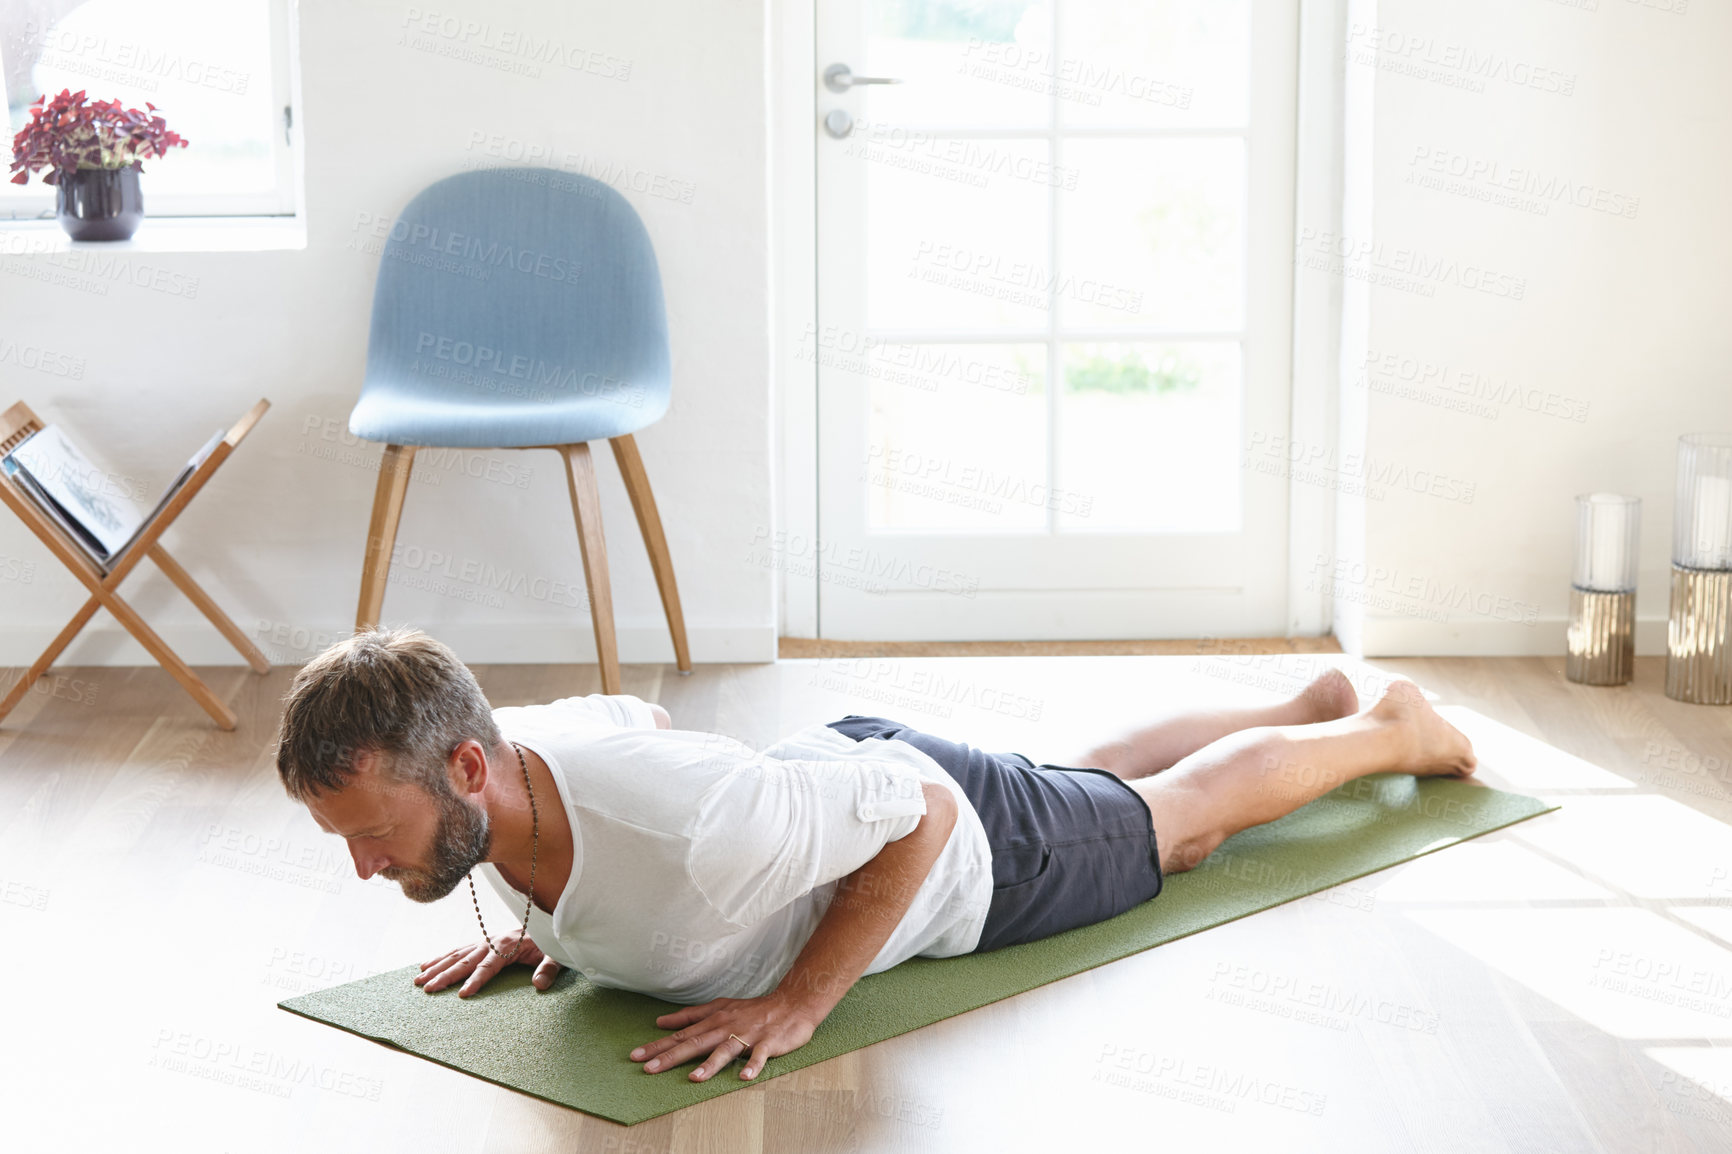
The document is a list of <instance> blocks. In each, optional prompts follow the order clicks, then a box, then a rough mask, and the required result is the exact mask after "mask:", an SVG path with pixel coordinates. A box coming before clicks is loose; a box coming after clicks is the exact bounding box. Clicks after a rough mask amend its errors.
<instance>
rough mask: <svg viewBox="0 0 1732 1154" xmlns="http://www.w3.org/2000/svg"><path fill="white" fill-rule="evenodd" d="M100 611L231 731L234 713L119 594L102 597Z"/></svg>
mask: <svg viewBox="0 0 1732 1154" xmlns="http://www.w3.org/2000/svg"><path fill="white" fill-rule="evenodd" d="M103 608H105V609H107V610H108V611H109V612H110V613H112V614H114V618H115V620H116V621H119V622H120V623H121V624H122V625H123V626H125V627H126V631H127V632H128V633H130V634H132V635H133V636H134V637H135V638H137V639H138V643H139V644H140V645H142V646H144V648H145V650H146V651H147V652H148V653H149V654H150V655H151V656H152V657H154V658H156V663H157V664H158V665H160V666H162V667H163V668H164V669H166V670H168V672H169V676H171V677H173V678H174V679H175V680H176V681H178V682H180V685H181V688H182V689H184V690H186V691H187V692H188V693H190V694H192V699H193V700H194V701H196V702H198V703H199V705H200V706H201V707H202V708H203V709H204V711H205V712H206V713H208V714H210V716H211V720H212V721H215V722H216V723H217V725H218V727H220V728H222V729H233V728H234V727H235V721H236V718H235V713H234V710H232V709H230V708H229V707H228V706H226V705H224V704H223V702H222V699H221V698H220V697H218V696H217V695H216V694H215V693H213V692H211V688H210V686H208V685H206V684H205V683H204V682H202V681H200V680H199V677H198V674H196V673H194V672H193V671H192V668H191V667H190V666H189V665H187V663H186V662H184V661H182V660H181V659H180V655H179V654H177V653H176V652H175V651H174V650H172V649H170V648H169V647H168V643H167V642H166V641H164V640H163V639H162V638H161V637H158V636H157V634H156V630H154V629H152V628H151V627H150V626H149V625H147V624H146V623H145V620H144V618H142V617H140V616H139V615H138V614H137V612H135V611H134V610H133V608H132V606H130V605H128V604H127V603H126V602H125V601H122V600H121V599H120V596H119V594H117V593H114V592H112V591H111V592H109V593H107V594H106V595H104V597H103Z"/></svg>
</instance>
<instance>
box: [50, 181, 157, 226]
mask: <svg viewBox="0 0 1732 1154" xmlns="http://www.w3.org/2000/svg"><path fill="white" fill-rule="evenodd" d="M54 187H55V188H56V189H57V190H58V192H57V194H56V196H55V207H56V211H57V213H58V215H59V217H60V227H61V228H63V229H65V230H66V235H67V236H69V237H71V238H72V239H73V240H128V239H130V238H131V236H132V234H133V233H135V232H137V231H138V226H139V224H140V222H142V221H143V220H144V194H143V193H142V192H140V191H139V188H138V166H137V165H134V166H132V167H131V168H80V169H78V170H77V171H75V172H62V173H61V174H60V179H59V181H57V182H56V183H55V185H54Z"/></svg>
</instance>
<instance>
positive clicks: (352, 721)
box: [277, 629, 501, 802]
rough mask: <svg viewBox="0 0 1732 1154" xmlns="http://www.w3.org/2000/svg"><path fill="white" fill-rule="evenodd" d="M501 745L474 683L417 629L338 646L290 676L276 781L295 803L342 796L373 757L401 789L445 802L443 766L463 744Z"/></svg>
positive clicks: (377, 632) (363, 636)
mask: <svg viewBox="0 0 1732 1154" xmlns="http://www.w3.org/2000/svg"><path fill="white" fill-rule="evenodd" d="M469 740H474V741H478V742H480V743H481V745H482V746H483V748H485V749H486V750H487V751H488V753H492V752H493V750H494V749H496V748H498V746H499V744H500V740H501V739H500V736H499V727H498V726H497V725H495V724H494V722H493V710H492V709H491V708H490V707H489V706H488V704H487V698H486V697H485V696H484V695H483V694H482V692H481V686H479V685H477V684H476V682H475V675H474V674H472V673H470V672H469V668H468V667H467V666H466V665H464V664H463V662H461V661H459V660H458V659H457V655H456V654H455V653H453V652H451V650H450V649H449V648H447V647H446V646H444V645H442V644H440V643H439V642H438V641H435V640H434V639H433V638H431V637H429V636H427V634H425V633H423V632H421V631H420V630H419V629H391V630H384V629H370V630H367V631H366V632H364V633H357V634H356V635H355V636H353V637H350V638H348V639H346V640H343V641H339V642H337V643H336V644H335V645H333V646H331V647H330V648H329V649H327V650H325V651H324V652H323V653H321V654H319V655H318V656H317V657H315V658H313V660H311V661H309V662H308V663H307V664H306V665H304V666H303V667H302V668H301V671H300V672H299V673H297V674H295V680H294V683H293V684H292V685H290V686H289V692H288V695H287V696H286V697H285V698H284V699H283V724H282V733H281V735H280V736H279V738H278V741H277V773H278V774H279V775H280V776H281V777H282V779H283V788H284V789H286V790H287V791H288V793H289V796H290V797H292V798H294V799H295V800H296V801H302V802H304V801H306V800H307V799H308V798H311V797H316V796H318V795H320V794H322V793H325V792H326V791H328V790H331V791H334V790H340V789H342V788H343V786H344V785H346V784H348V782H349V780H350V778H352V777H353V776H354V775H355V768H356V767H355V759H356V758H357V757H359V756H360V755H362V754H368V753H373V754H378V755H380V756H381V757H382V758H383V767H382V768H383V769H384V771H385V772H386V773H387V774H389V775H390V776H391V777H392V778H394V779H396V780H398V781H405V782H412V783H414V784H416V785H419V786H421V787H422V788H423V789H425V790H427V791H428V792H429V793H432V794H433V795H434V796H436V797H439V796H444V795H446V794H449V793H450V792H451V786H450V782H449V780H448V779H447V778H446V776H445V766H446V763H447V762H448V760H449V759H450V756H451V751H452V750H454V749H456V748H457V746H459V745H460V744H462V743H463V742H465V741H469Z"/></svg>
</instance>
